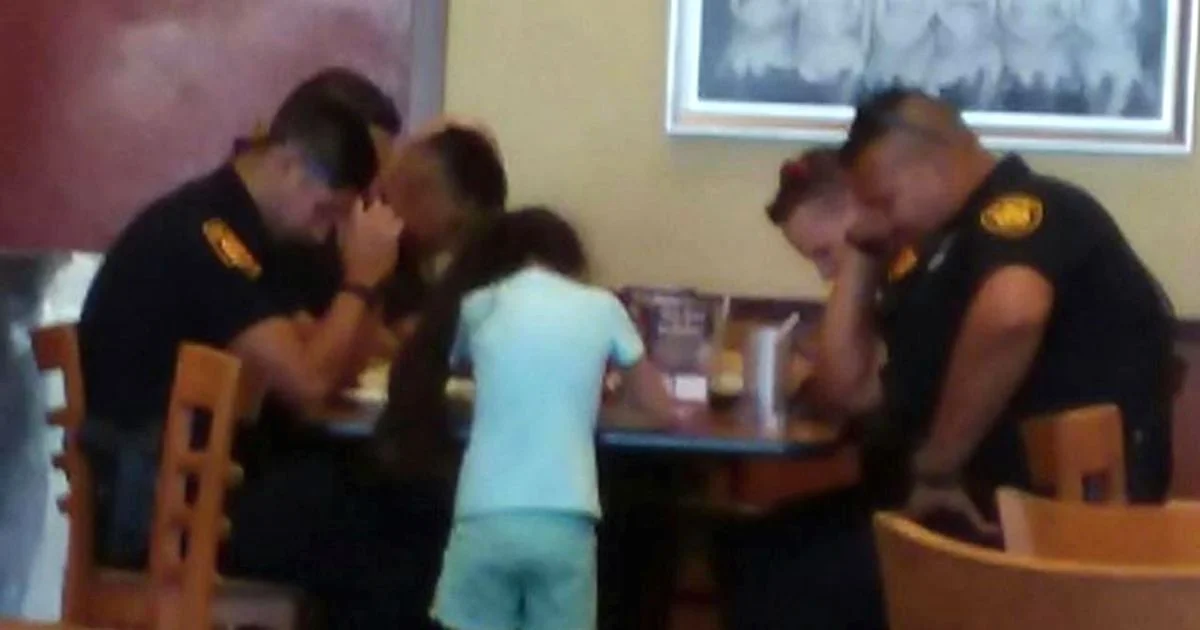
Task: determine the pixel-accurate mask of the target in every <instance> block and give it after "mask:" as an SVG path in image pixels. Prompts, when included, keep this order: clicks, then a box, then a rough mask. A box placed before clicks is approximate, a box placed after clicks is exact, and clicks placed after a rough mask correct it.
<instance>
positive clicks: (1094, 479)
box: [1021, 405, 1128, 503]
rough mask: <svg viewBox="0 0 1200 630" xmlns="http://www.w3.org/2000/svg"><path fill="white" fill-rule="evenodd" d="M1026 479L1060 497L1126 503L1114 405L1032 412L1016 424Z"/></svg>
mask: <svg viewBox="0 0 1200 630" xmlns="http://www.w3.org/2000/svg"><path fill="white" fill-rule="evenodd" d="M1021 434H1022V438H1023V441H1024V443H1025V452H1026V455H1027V457H1026V459H1027V460H1028V462H1029V474H1030V479H1031V481H1032V482H1033V487H1034V488H1035V489H1037V490H1038V491H1039V492H1045V493H1046V494H1049V495H1053V496H1054V497H1056V498H1058V499H1062V500H1064V501H1088V502H1094V503H1126V502H1127V501H1128V491H1127V489H1126V484H1125V434H1124V431H1123V429H1122V420H1121V410H1120V408H1118V407H1117V406H1116V405H1094V406H1090V407H1082V408H1078V409H1070V410H1067V411H1063V412H1059V413H1054V414H1048V415H1044V416H1038V417H1035V418H1031V419H1029V420H1027V421H1025V422H1024V423H1023V424H1022V425H1021Z"/></svg>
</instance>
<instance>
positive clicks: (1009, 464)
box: [818, 90, 1173, 529]
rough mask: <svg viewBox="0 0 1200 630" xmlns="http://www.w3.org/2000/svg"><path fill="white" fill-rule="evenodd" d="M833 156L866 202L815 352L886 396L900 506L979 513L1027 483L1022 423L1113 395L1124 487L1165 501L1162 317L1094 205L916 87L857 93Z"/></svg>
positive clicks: (865, 395) (1168, 320) (1143, 278)
mask: <svg viewBox="0 0 1200 630" xmlns="http://www.w3.org/2000/svg"><path fill="white" fill-rule="evenodd" d="M841 158H842V162H843V165H844V166H845V167H846V169H847V172H848V173H849V176H850V182H851V185H852V188H853V190H854V192H855V195H856V197H857V198H858V200H859V202H860V203H861V204H862V206H863V208H864V211H863V212H862V213H861V216H860V218H859V220H858V221H856V223H855V225H854V226H853V227H852V228H851V231H850V236H849V239H850V240H851V242H852V243H854V244H855V245H856V248H857V255H856V256H853V257H851V260H850V261H849V264H850V265H851V267H852V271H851V272H850V273H849V275H850V277H851V280H850V281H848V282H845V283H842V284H843V286H839V287H838V291H840V292H841V295H840V296H839V295H838V291H835V296H834V299H833V300H831V306H833V307H835V309H836V310H837V320H838V321H840V325H839V327H838V329H836V330H833V331H829V332H830V333H831V334H828V335H825V338H824V339H823V343H825V344H827V345H826V347H825V351H824V352H823V353H822V354H821V356H822V360H821V361H818V368H819V369H822V370H824V371H825V374H826V375H827V376H828V375H830V374H834V377H833V378H827V380H826V383H827V384H833V386H834V387H833V389H835V390H838V389H839V387H840V391H836V392H835V394H836V395H837V396H843V397H845V399H847V400H850V401H854V402H855V403H856V404H858V405H860V406H863V405H864V404H865V405H866V406H870V405H881V406H882V407H883V409H884V410H885V411H884V415H885V416H886V419H887V422H888V424H889V425H891V426H892V427H893V428H894V429H895V435H898V436H900V439H901V440H903V441H904V442H905V443H904V445H903V446H904V447H905V450H907V451H908V452H909V453H910V454H911V457H910V460H909V467H908V468H909V471H910V473H911V479H910V482H911V490H910V492H909V493H908V498H907V509H908V510H909V511H910V513H912V514H913V515H914V516H918V517H921V516H929V515H931V514H933V513H935V512H945V513H948V514H954V515H957V516H960V517H965V518H967V519H969V520H970V521H971V522H972V524H974V525H975V526H976V528H979V529H986V528H987V526H986V525H985V523H984V519H983V514H987V513H990V512H991V511H992V493H993V492H994V490H995V488H996V487H997V486H998V485H1002V484H1009V485H1015V486H1017V487H1028V485H1029V484H1028V478H1027V475H1028V473H1027V469H1026V465H1025V461H1024V453H1023V449H1022V447H1021V444H1020V440H1019V436H1018V431H1017V428H1018V427H1017V422H1018V421H1019V420H1021V419H1023V418H1027V417H1029V416H1031V415H1034V414H1039V413H1044V412H1052V411H1055V410H1061V409H1065V408H1070V407H1075V406H1080V405H1087V404H1092V403H1109V402H1111V403H1115V404H1117V405H1118V406H1119V407H1120V408H1121V411H1122V414H1123V416H1124V420H1125V432H1126V435H1125V438H1126V445H1127V447H1126V453H1127V467H1128V471H1129V472H1128V483H1129V495H1130V497H1131V498H1132V499H1133V500H1135V501H1158V500H1161V499H1163V497H1164V496H1165V494H1166V491H1167V485H1168V482H1169V477H1170V455H1171V448H1170V422H1169V414H1170V398H1171V392H1170V382H1171V369H1172V361H1171V359H1172V357H1171V340H1172V329H1173V318H1172V316H1171V312H1170V307H1169V304H1168V303H1167V300H1166V298H1165V296H1164V295H1163V293H1162V291H1161V288H1160V286H1159V284H1158V283H1157V281H1155V279H1154V278H1153V276H1152V275H1151V274H1150V273H1149V271H1147V269H1146V268H1145V266H1144V265H1143V264H1142V262H1141V260H1139V258H1138V257H1137V255H1136V254H1135V253H1134V252H1133V250H1132V248H1131V247H1130V246H1129V243H1128V242H1127V241H1126V240H1125V238H1124V236H1123V235H1122V234H1121V231H1120V230H1119V228H1118V227H1117V225H1116V223H1115V222H1114V221H1113V219H1112V217H1110V216H1109V215H1108V213H1107V212H1106V211H1105V209H1104V208H1103V206H1101V205H1100V203H1099V202H1098V201H1096V200H1095V199H1094V198H1093V197H1091V196H1090V195H1088V194H1087V193H1086V192H1085V191H1083V190H1081V189H1080V188H1078V187H1076V186H1073V185H1071V184H1069V183H1066V182H1063V181H1060V180H1056V179H1053V178H1050V177H1047V176H1043V175H1039V174H1037V173H1035V172H1034V171H1032V170H1031V169H1030V168H1029V166H1028V165H1027V164H1026V163H1025V162H1024V161H1023V160H1022V159H1021V158H1019V157H1016V156H1008V157H1004V158H1002V159H999V160H997V159H996V158H995V157H993V156H992V155H991V154H990V153H989V152H988V151H986V150H985V149H984V148H983V147H982V146H981V145H980V143H979V140H978V137H977V136H976V135H975V134H974V133H973V132H972V131H971V130H970V129H969V128H968V127H967V126H966V125H965V124H964V123H963V121H962V119H961V117H960V115H959V113H958V112H957V111H956V110H955V109H954V108H953V107H951V106H950V105H948V104H946V103H944V102H942V101H939V100H936V99H933V98H931V97H928V96H926V95H924V94H921V93H918V92H912V91H906V90H891V91H887V92H884V93H881V94H879V95H877V96H875V97H873V98H871V99H870V100H868V101H867V102H865V103H863V104H862V105H861V106H860V107H859V108H858V111H857V114H856V117H855V119H854V123H853V125H852V126H851V129H850V133H849V137H848V139H847V141H846V143H845V145H844V146H843V147H842V150H841ZM885 260H887V261H889V262H888V263H887V264H885V263H884V261H885ZM877 291H878V294H879V295H880V296H881V297H880V299H879V301H878V302H876V299H875V298H876V294H877ZM831 321H832V320H831ZM879 339H882V340H883V341H884V342H885V344H886V349H887V359H886V363H885V367H884V369H883V371H882V377H881V378H880V377H879V376H878V374H879V373H878V372H876V371H875V370H874V369H872V368H873V366H874V365H875V364H876V361H878V354H877V353H878V350H877V349H878V348H879V344H878V340H879ZM968 497H970V498H972V499H974V501H971V500H968ZM976 507H982V508H983V514H981V513H980V512H979V511H977V510H976Z"/></svg>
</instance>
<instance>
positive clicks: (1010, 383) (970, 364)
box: [913, 265, 1054, 478]
mask: <svg viewBox="0 0 1200 630" xmlns="http://www.w3.org/2000/svg"><path fill="white" fill-rule="evenodd" d="M1053 305H1054V287H1053V285H1052V284H1051V283H1050V281H1049V280H1047V279H1046V277H1045V276H1044V275H1042V274H1041V273H1039V272H1038V271H1036V270H1034V269H1033V268H1032V267H1028V266H1023V265H1009V266H1004V267H1000V268H998V269H997V270H995V271H994V272H992V273H991V274H990V275H989V276H988V278H987V280H986V281H985V282H984V283H983V285H982V286H981V287H980V289H979V291H978V292H977V293H976V294H975V297H974V298H973V300H972V302H971V304H970V306H969V308H968V310H967V315H966V318H965V319H964V322H963V327H962V330H961V331H960V332H959V334H958V338H957V340H956V342H955V344H954V349H953V351H952V353H951V356H950V365H949V370H948V372H947V374H946V378H945V381H944V382H943V385H942V390H941V397H940V399H939V403H938V406H937V408H936V410H935V412H934V417H933V425H932V429H931V432H930V436H929V439H928V441H927V442H926V444H925V445H924V446H923V447H922V448H921V449H920V450H919V451H918V452H917V454H916V456H915V458H914V462H913V465H914V469H915V470H916V472H917V474H918V475H919V476H928V477H931V478H933V477H938V478H941V477H945V476H952V475H955V474H956V473H957V472H958V471H960V470H961V469H962V467H963V466H964V465H965V464H966V462H967V460H968V459H969V458H970V456H971V454H972V453H973V452H974V450H975V448H976V447H977V446H978V445H979V443H980V441H982V440H983V438H984V436H986V435H987V433H988V431H989V430H990V429H991V427H992V425H993V424H994V423H995V422H996V420H997V418H999V416H1000V415H1001V413H1002V412H1003V410H1004V409H1005V408H1006V406H1007V405H1008V402H1009V400H1010V399H1011V398H1012V397H1013V395H1014V394H1015V393H1016V391H1017V389H1018V387H1020V385H1021V383H1022V382H1023V381H1024V379H1025V376H1026V374H1028V372H1029V369H1030V367H1031V366H1032V365H1033V361H1034V359H1035V358H1036V356H1037V352H1038V348H1039V346H1040V345H1041V341H1042V335H1043V333H1044V332H1045V330H1046V325H1047V322H1048V321H1049V319H1050V312H1051V309H1052V307H1053Z"/></svg>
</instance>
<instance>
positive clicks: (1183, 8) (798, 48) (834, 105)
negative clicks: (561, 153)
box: [668, 0, 1195, 153]
mask: <svg viewBox="0 0 1200 630" xmlns="http://www.w3.org/2000/svg"><path fill="white" fill-rule="evenodd" d="M1194 3H1195V0H674V10H673V12H672V47H671V64H670V65H671V69H670V73H671V79H670V80H671V86H670V89H669V91H670V94H669V99H668V100H669V101H670V108H671V111H670V112H668V117H669V120H668V126H669V127H671V128H672V129H671V130H672V131H675V132H680V133H689V132H695V133H717V134H724V135H748V136H775V137H787V138H798V139H831V137H832V136H836V135H837V134H838V133H839V132H842V131H844V127H845V123H846V122H847V120H848V119H849V117H850V115H851V114H852V107H853V105H854V103H856V102H857V101H858V100H859V99H861V98H862V97H863V96H865V95H868V94H870V93H872V92H875V91H878V90H882V89H886V88H888V87H892V86H905V87H913V88H918V89H921V90H923V91H925V92H928V93H930V94H936V95H940V96H942V97H944V98H947V99H948V100H950V101H952V102H954V103H955V104H957V105H958V106H960V107H961V108H962V109H963V110H964V111H965V112H966V113H967V119H968V120H969V121H970V122H971V123H972V124H974V125H975V126H976V127H977V128H978V129H980V131H981V132H982V134H983V135H984V137H985V139H986V140H988V141H989V143H990V144H992V145H995V146H997V147H1005V148H1039V149H1047V150H1054V149H1057V150H1083V151H1118V152H1119V151H1125V152H1164V153H1165V152H1183V151H1187V150H1188V149H1190V144H1191V118H1192V106H1193V101H1194V96H1193V94H1194V90H1193V81H1194V60H1195V51H1194V49H1193V47H1194V39H1195V37H1194V33H1195V7H1194Z"/></svg>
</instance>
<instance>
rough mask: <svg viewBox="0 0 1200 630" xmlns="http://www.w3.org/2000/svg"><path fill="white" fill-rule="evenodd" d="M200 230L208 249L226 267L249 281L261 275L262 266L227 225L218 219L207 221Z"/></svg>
mask: <svg viewBox="0 0 1200 630" xmlns="http://www.w3.org/2000/svg"><path fill="white" fill-rule="evenodd" d="M202 229H203V230H204V238H205V240H207V241H208V245H209V247H211V248H212V250H213V253H215V254H216V255H217V258H219V259H221V262H222V263H225V266H226V267H229V268H231V269H237V270H238V271H241V272H242V273H244V274H246V276H247V277H248V278H250V279H251V280H257V279H258V276H260V275H261V274H262V266H261V265H259V264H258V261H257V260H255V258H254V254H251V253H250V250H249V249H248V248H247V247H246V245H245V244H244V243H242V239H240V238H238V236H237V234H234V232H233V229H231V228H230V227H229V225H228V224H227V223H225V222H224V221H222V220H220V219H209V220H207V221H205V222H204V226H203V228H202Z"/></svg>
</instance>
